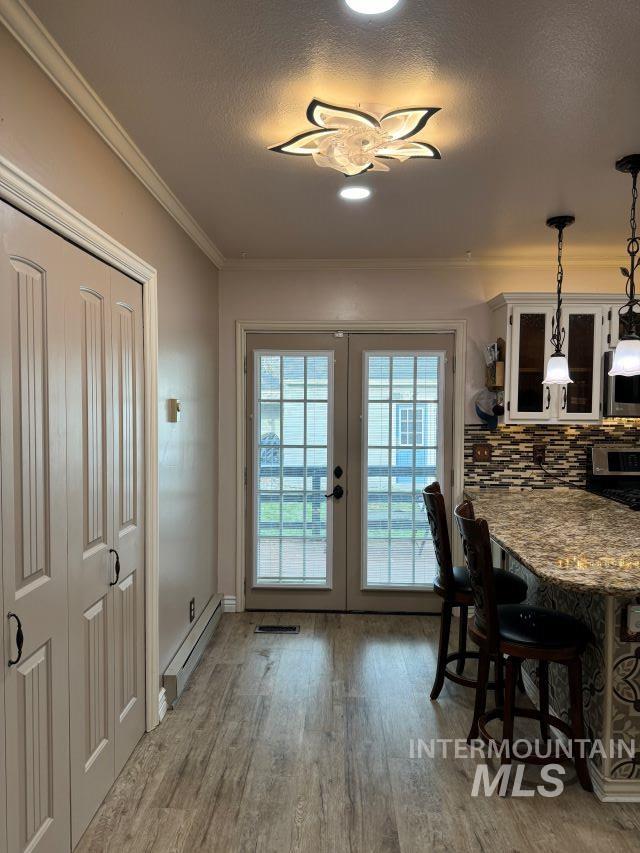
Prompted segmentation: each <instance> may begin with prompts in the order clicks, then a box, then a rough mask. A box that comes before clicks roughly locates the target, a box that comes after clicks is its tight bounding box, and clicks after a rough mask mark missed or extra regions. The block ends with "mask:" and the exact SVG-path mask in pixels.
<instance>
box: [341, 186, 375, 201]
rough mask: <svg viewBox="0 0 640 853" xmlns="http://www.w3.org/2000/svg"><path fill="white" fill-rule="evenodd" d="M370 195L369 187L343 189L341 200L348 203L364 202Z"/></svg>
mask: <svg viewBox="0 0 640 853" xmlns="http://www.w3.org/2000/svg"><path fill="white" fill-rule="evenodd" d="M370 195H371V190H370V189H369V188H368V187H343V188H342V189H341V190H340V198H346V199H347V201H362V199H365V198H369V196H370Z"/></svg>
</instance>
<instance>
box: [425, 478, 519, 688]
mask: <svg viewBox="0 0 640 853" xmlns="http://www.w3.org/2000/svg"><path fill="white" fill-rule="evenodd" d="M422 497H423V498H424V504H425V507H426V510H427V519H428V521H429V527H430V529H431V537H432V539H433V548H434V551H435V554H436V561H437V563H438V576H437V578H436V581H435V583H434V585H433V588H434V590H435V591H436V592H437V593H438V595H439V596H440V597H441V598H442V599H443V601H442V616H441V621H440V642H439V646H438V663H437V667H436V677H435V681H434V683H433V688H432V690H431V699H433V700H435V699H437V698H438V696H439V695H440V691H441V690H442V687H443V685H444V680H445V678H448V679H450V680H451V681H453V682H455V683H456V684H461V685H462V686H463V687H476V680H475V679H472V678H465V677H464V676H463V672H464V667H465V663H466V662H467V661H468V660H478V659H479V657H480V655H479V653H478V652H475V651H467V620H468V613H469V607H470V606H471V605H473V591H472V589H471V585H470V581H469V571H468V569H467V568H466V567H465V566H454V565H453V560H452V558H451V540H450V538H449V526H448V524H447V512H446V509H445V503H444V497H443V495H442V492H441V491H440V484H439V483H437V482H436V483H432V484H431V485H430V486H427V487H426V489H424V490H423V492H422ZM494 574H495V582H496V589H497V594H498V597H499V600H500V602H501V603H505V604H519V603H520V602H521V601H524V600H525V598H526V597H527V584H526V582H525V581H524V580H522V578H519V577H517V575H514V574H513V573H511V572H506V571H504V570H502V569H495V570H494ZM454 607H459V608H460V626H459V635H458V651H457V652H452V653H451V654H449V635H450V633H451V612H452V610H453V608H454ZM494 660H495V664H496V678H495V684H494V686H495V689H496V695H497V696H498V697H500V694H501V685H502V680H503V679H502V660H501V659H500V658H497V657H496V658H494ZM453 662H455V664H456V671H455V672H452V671H451V670H450V669H449V668H448V665H449V664H450V663H453Z"/></svg>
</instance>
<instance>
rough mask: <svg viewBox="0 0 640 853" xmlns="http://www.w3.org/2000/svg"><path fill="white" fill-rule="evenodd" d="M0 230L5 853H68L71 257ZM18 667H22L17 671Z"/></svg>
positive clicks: (50, 244) (8, 221)
mask: <svg viewBox="0 0 640 853" xmlns="http://www.w3.org/2000/svg"><path fill="white" fill-rule="evenodd" d="M0 223H1V225H2V234H3V243H4V245H3V248H2V249H0V255H1V257H0V419H1V421H0V448H1V461H2V474H1V482H2V573H3V587H4V590H3V593H4V610H3V625H4V661H3V673H4V690H5V715H6V766H7V768H8V772H7V776H8V784H7V800H6V804H7V845H8V849H9V851H11V853H13V851H18V850H19V851H23V850H26V849H28V850H30V851H55V853H59V851H63V850H66V849H68V847H69V693H68V635H67V547H66V536H67V514H66V470H65V469H66V443H65V431H66V407H65V345H64V335H65V332H64V282H65V276H66V265H67V260H68V249H69V247H68V245H67V244H66V243H64V241H62V240H60V239H59V238H56V237H55V236H54V235H53V234H51V232H49V231H47V230H46V229H44V228H42V227H41V226H39V225H37V224H36V223H34V222H32V221H31V220H29V219H28V218H27V217H25V216H23V215H22V214H20V213H18V212H17V211H15V210H13V209H12V208H10V207H8V206H7V205H4V204H0ZM8 613H12V614H15V616H12V617H11V618H9V617H8ZM18 620H20V624H21V625H22V632H23V643H22V647H21V648H20V647H19V645H18V630H17V626H18ZM9 658H11V660H12V661H16V662H15V663H13V664H12V665H9Z"/></svg>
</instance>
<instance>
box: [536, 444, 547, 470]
mask: <svg viewBox="0 0 640 853" xmlns="http://www.w3.org/2000/svg"><path fill="white" fill-rule="evenodd" d="M546 449H547V448H546V445H544V444H534V445H533V464H534V465H544V463H545V461H546Z"/></svg>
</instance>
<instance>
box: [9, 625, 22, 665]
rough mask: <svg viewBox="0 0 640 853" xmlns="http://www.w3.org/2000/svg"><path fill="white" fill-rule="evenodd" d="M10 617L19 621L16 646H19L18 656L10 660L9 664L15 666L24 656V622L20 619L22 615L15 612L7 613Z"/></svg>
mask: <svg viewBox="0 0 640 853" xmlns="http://www.w3.org/2000/svg"><path fill="white" fill-rule="evenodd" d="M7 618H8V619H15V620H16V622H17V623H18V630H17V631H16V646H17V648H18V657H17V658H16V659H15V660H10V661H9V666H14V664H16V663H18V661H19V660H20V658H21V657H22V646H23V645H24V634H23V633H22V622H21V621H20V617H19V616H17V615H16V614H15V613H7Z"/></svg>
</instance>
